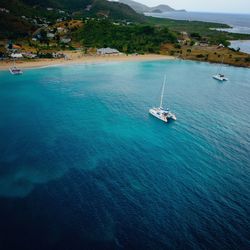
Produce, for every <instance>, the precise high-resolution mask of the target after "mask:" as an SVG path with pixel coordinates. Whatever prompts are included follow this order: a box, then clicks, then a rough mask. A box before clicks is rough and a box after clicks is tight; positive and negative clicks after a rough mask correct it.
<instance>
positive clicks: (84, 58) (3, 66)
mask: <svg viewBox="0 0 250 250" xmlns="http://www.w3.org/2000/svg"><path fill="white" fill-rule="evenodd" d="M63 53H64V54H65V55H67V58H69V59H67V60H65V59H21V60H17V61H16V66H17V67H20V68H21V69H28V68H39V67H46V66H53V65H66V64H78V63H79V64H80V63H98V62H123V61H131V62H132V61H150V60H152V61H153V60H171V59H174V57H172V56H164V55H156V54H147V55H124V54H122V55H105V56H95V55H93V56H91V55H83V54H82V53H81V52H79V51H77V52H76V51H73V52H72V51H69V52H65V51H63ZM12 65H13V61H11V60H6V61H0V70H7V69H8V68H9V67H11V66H12Z"/></svg>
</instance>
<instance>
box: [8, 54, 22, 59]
mask: <svg viewBox="0 0 250 250" xmlns="http://www.w3.org/2000/svg"><path fill="white" fill-rule="evenodd" d="M10 56H11V57H12V58H16V59H19V58H23V55H22V54H21V53H12V54H11V55H10Z"/></svg>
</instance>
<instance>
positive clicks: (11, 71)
mask: <svg viewBox="0 0 250 250" xmlns="http://www.w3.org/2000/svg"><path fill="white" fill-rule="evenodd" d="M9 71H10V73H11V74H12V75H22V74H23V72H22V71H21V70H20V71H13V70H12V69H9Z"/></svg>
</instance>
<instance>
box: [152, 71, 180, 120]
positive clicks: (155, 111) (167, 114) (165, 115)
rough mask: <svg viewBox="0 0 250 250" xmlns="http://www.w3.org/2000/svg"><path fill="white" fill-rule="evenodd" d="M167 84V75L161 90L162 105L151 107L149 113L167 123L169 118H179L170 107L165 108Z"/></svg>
mask: <svg viewBox="0 0 250 250" xmlns="http://www.w3.org/2000/svg"><path fill="white" fill-rule="evenodd" d="M165 85H166V75H165V77H164V82H163V85H162V90H161V101H160V106H159V107H156V108H151V109H149V113H150V114H151V115H152V116H154V117H156V118H158V119H159V120H161V121H163V122H166V123H167V122H168V120H174V121H176V120H177V118H176V116H175V114H174V113H172V112H171V111H170V110H169V109H168V108H167V109H164V108H163V95H164V91H165Z"/></svg>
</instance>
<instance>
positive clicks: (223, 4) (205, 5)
mask: <svg viewBox="0 0 250 250" xmlns="http://www.w3.org/2000/svg"><path fill="white" fill-rule="evenodd" d="M135 1H136V2H139V3H143V4H146V5H148V6H155V5H158V4H167V5H169V6H170V7H172V8H174V9H186V10H189V11H204V12H227V13H248V14H250V0H135Z"/></svg>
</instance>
